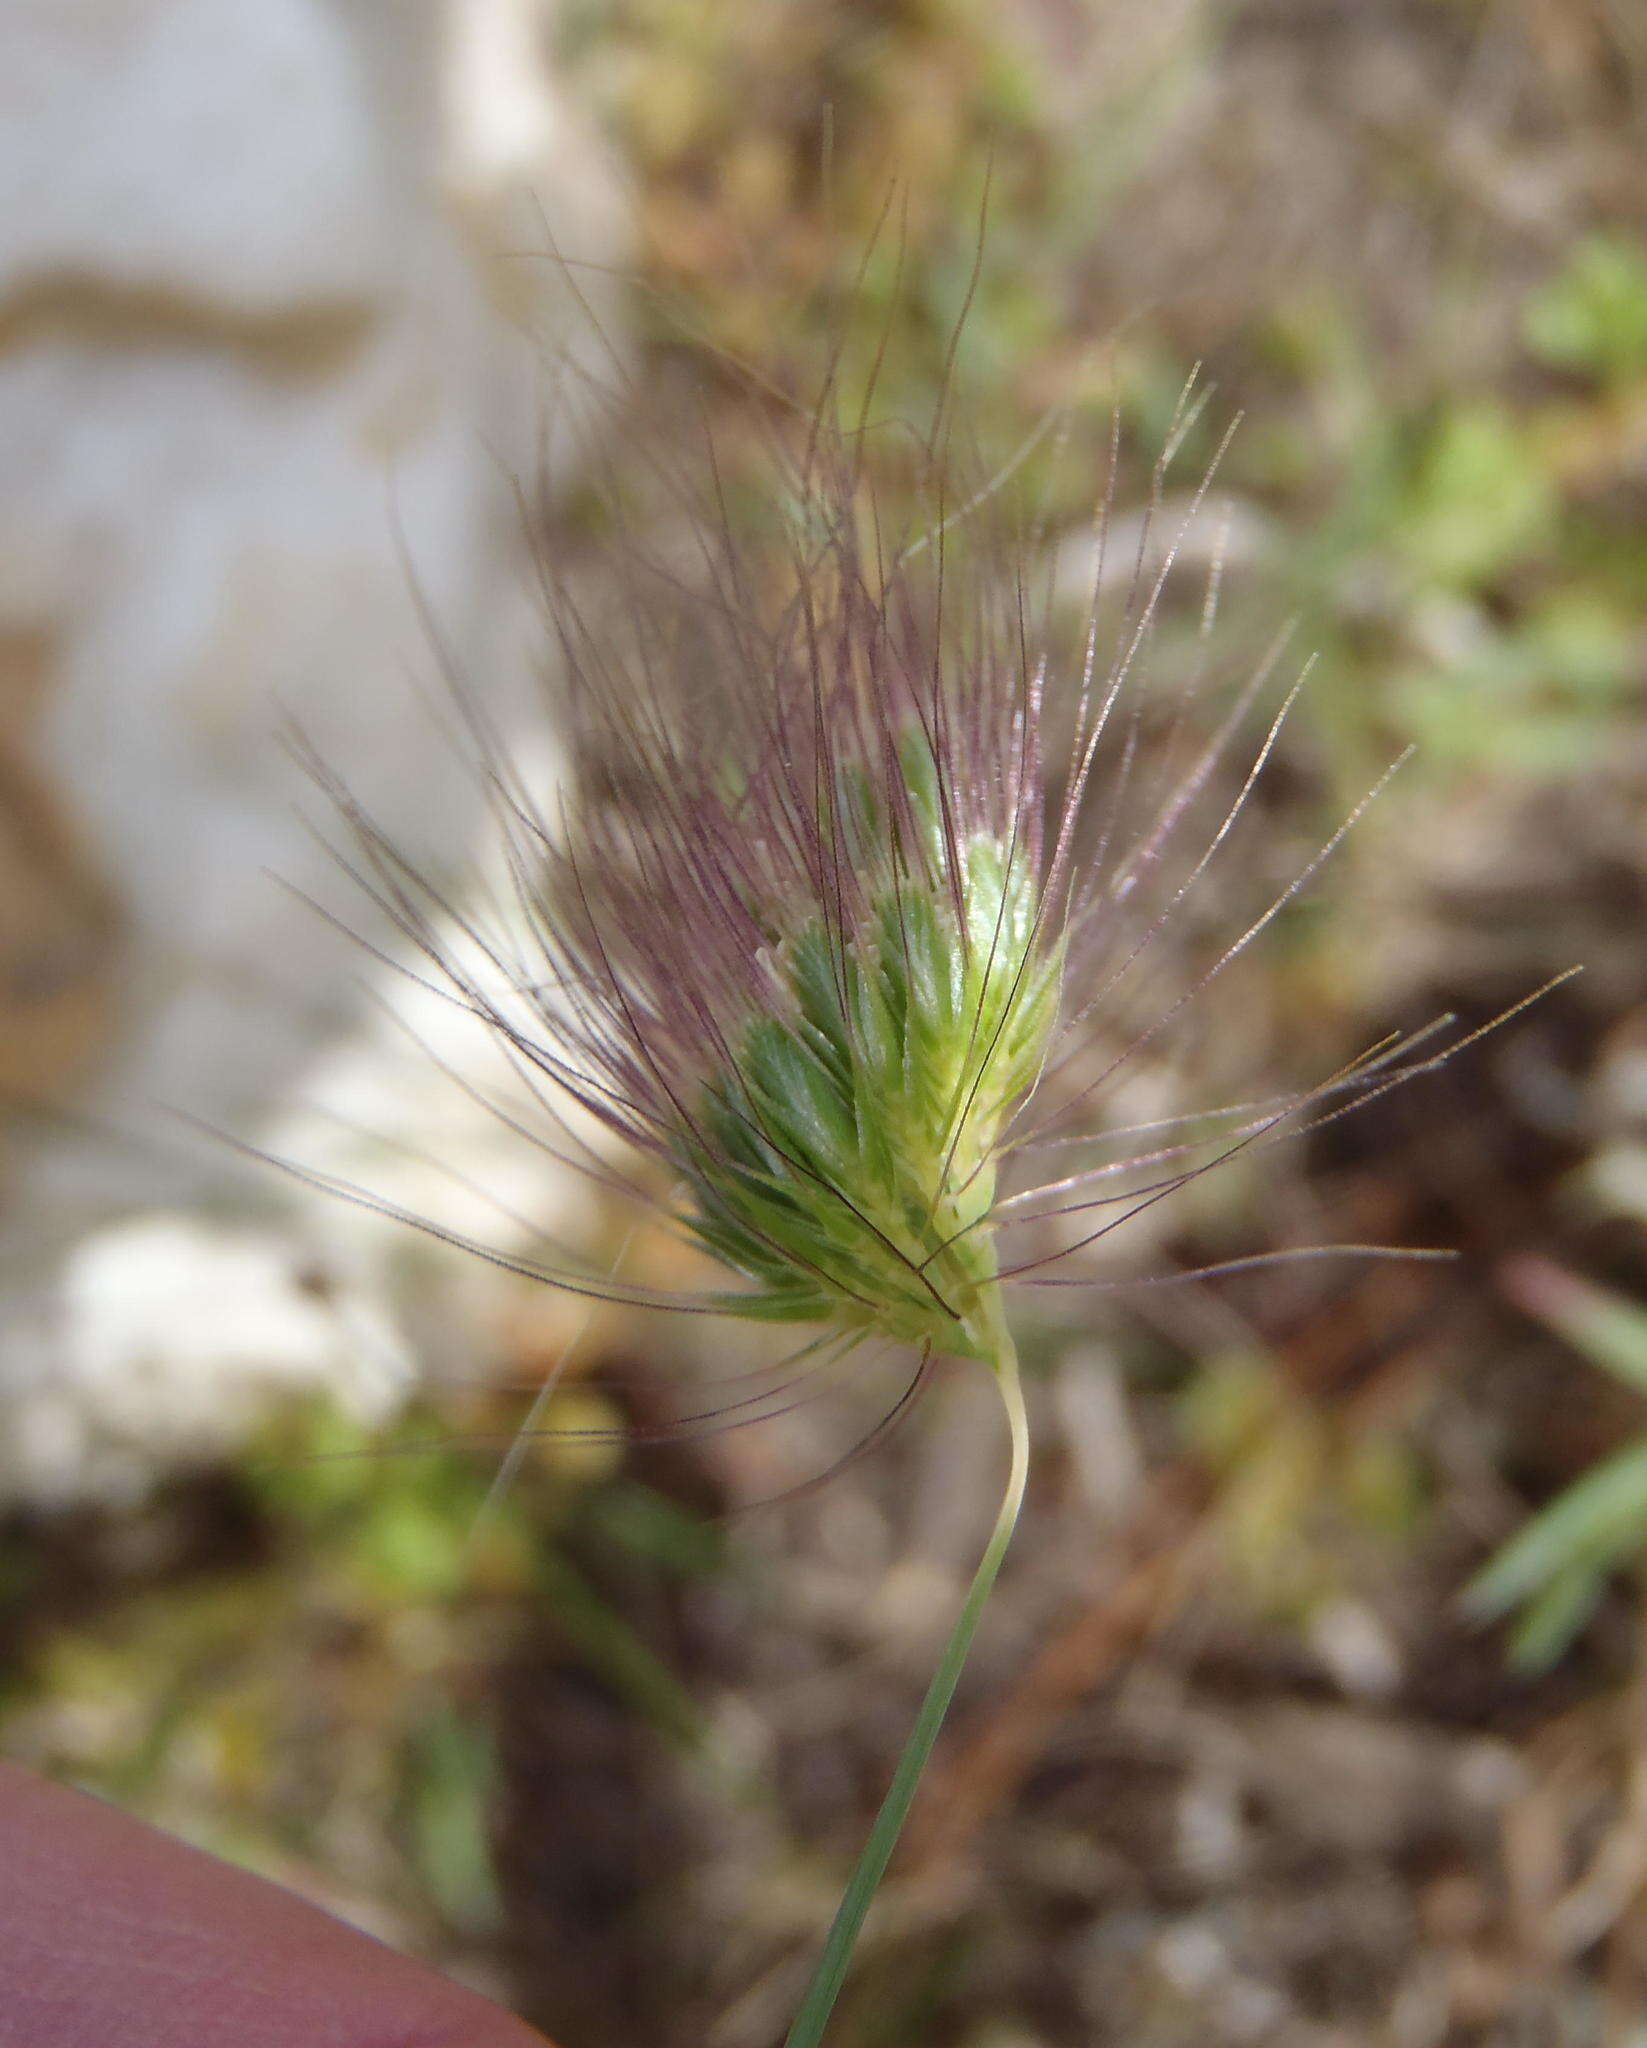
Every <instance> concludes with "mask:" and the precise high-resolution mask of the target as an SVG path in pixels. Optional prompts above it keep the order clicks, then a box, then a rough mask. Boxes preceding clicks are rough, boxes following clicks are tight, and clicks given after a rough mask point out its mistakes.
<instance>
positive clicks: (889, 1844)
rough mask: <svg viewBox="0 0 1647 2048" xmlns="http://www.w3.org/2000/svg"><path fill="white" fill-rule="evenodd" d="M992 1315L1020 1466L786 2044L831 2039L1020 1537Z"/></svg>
mask: <svg viewBox="0 0 1647 2048" xmlns="http://www.w3.org/2000/svg"><path fill="white" fill-rule="evenodd" d="M992 1321H993V1324H994V1331H995V1335H996V1337H997V1339H998V1346H997V1350H996V1356H995V1376H996V1380H997V1383H998V1384H999V1386H1000V1389H1001V1399H1002V1402H1003V1403H1004V1404H1005V1407H1006V1412H1007V1424H1008V1427H1009V1428H1010V1430H1011V1433H1012V1469H1011V1472H1010V1474H1009V1475H1008V1478H1007V1485H1006V1492H1005V1494H1004V1495H1003V1497H1002V1500H1001V1511H1000V1513H999V1514H998V1515H997V1516H996V1518H995V1527H994V1529H993V1530H992V1531H991V1533H990V1538H989V1543H988V1545H987V1546H986V1548H985V1550H984V1554H983V1557H982V1559H981V1560H980V1562H979V1565H978V1569H977V1572H976V1574H975V1575H974V1577H973V1581H972V1584H971V1586H970V1587H968V1589H967V1596H966V1599H965V1601H964V1602H963V1603H962V1607H961V1612H960V1614H959V1616H958V1617H957V1619H956V1623H955V1627H954V1629H953V1630H952V1631H951V1633H950V1637H949V1641H948V1642H947V1643H946V1644H945V1645H944V1651H943V1655H942V1656H941V1657H940V1658H939V1660H938V1668H937V1670H936V1671H935V1672H934V1673H933V1674H932V1683H931V1684H930V1685H929V1686H928V1687H927V1691H926V1697H925V1699H923V1700H922V1702H921V1711H920V1713H919V1714H918V1715H917V1716H916V1719H915V1726H914V1728H913V1729H912V1730H911V1731H910V1736H909V1740H908V1741H907V1742H906V1743H905V1744H904V1749H903V1754H902V1755H901V1756H900V1757H899V1759H898V1768H897V1770H896V1771H895V1772H894V1773H893V1777H892V1784H891V1786H890V1787H889V1789H888V1791H887V1795H886V1797H885V1799H884V1800H883V1801H882V1802H881V1810H880V1812H879V1813H878V1814H876V1816H875V1825H874V1827H873V1828H872V1829H871V1830H870V1834H869V1840H868V1841H867V1842H866V1843H865V1844H864V1848H863V1853H862V1854H861V1855H860V1856H859V1858H858V1861H857V1865H856V1867H855V1868H854V1870H853V1872H852V1876H851V1879H850V1881H849V1882H848V1884H847V1887H846V1891H845V1893H844V1895H843V1896H842V1899H841V1903H840V1906H839V1908H838V1909H837V1911H836V1914H835V1918H834V1921H833V1923H832V1925H831V1926H830V1929H829V1935H828V1938H827V1940H826V1941H825V1942H824V1949H823V1954H822V1956H821V1957H820V1958H819V1960H818V1967H817V1969H816V1970H815V1971H814V1973H813V1976H812V1981H811V1983H810V1984H809V1985H808V1986H807V1990H806V1996H805V1998H803V1999H802V2001H801V2008H800V2011H799V2012H798V2013H797V2014H796V2016H795V2023H794V2025H793V2026H792V2027H791V2028H790V2030H789V2034H788V2036H787V2039H786V2041H785V2048H817V2044H818V2043H819V2042H820V2041H821V2040H822V2039H823V2034H824V2029H825V2027H826V2026H827V2025H828V2024H829V2016H830V2013H831V2012H832V2011H833V2010H834V2007H835V2001H836V1999H837V1998H838V1997H839V1996H840V1990H841V1986H842V1984H843V1983H845V1981H846V1973H847V1970H848V1968H849V1967H850V1965H851V1961H852V1951H853V1948H854V1947H855V1945H856V1943H857V1939H858V1934H859V1931H860V1929H861V1928H862V1926H863V1923H864V1916H865V1914H866V1913H867V1912H868V1911H869V1906H870V1901H871V1900H872V1899H873V1898H874V1896H875V1892H876V1889H877V1887H878V1886H879V1884H880V1882H881V1879H882V1877H883V1876H884V1875H885V1874H886V1867H887V1864H888V1863H889V1862H890V1861H891V1858H892V1852H893V1850H894V1848H896V1846H897V1842H898V1836H899V1835H900V1833H901V1832H902V1830H903V1825H904V1821H905V1820H906V1818H907V1817H908V1814H909V1808H910V1804H911V1802H912V1801H913V1799H914V1797H915V1789H916V1787H917V1786H918V1785H919V1783H920V1781H921V1773H922V1771H923V1770H925V1768H926V1763H927V1759H928V1757H930V1756H931V1754H932V1746H933V1744H934V1742H935V1741H936V1740H937V1737H938V1730H939V1729H940V1728H941V1727H942V1726H943V1721H944V1716H945V1714H946V1713H947V1712H948V1711H949V1703H950V1701H951V1699H952V1698H953V1697H954V1694H955V1686H956V1682H957V1680H958V1679H959V1678H960V1675H961V1667H962V1665H963V1664H964V1663H965V1662H966V1658H967V1652H968V1650H969V1649H970V1648H971V1647H972V1638H973V1636H974V1634H975V1633H976V1631H977V1627H978V1621H979V1617H980V1616H981V1615H982V1614H983V1611H984V1606H985V1604H986V1602H987V1601H988V1599H989V1595H990V1591H991V1589H992V1588H993V1586H994V1584H995V1578H996V1574H997V1573H998V1572H999V1571H1000V1569H1001V1560H1002V1558H1004V1557H1005V1556H1006V1553H1007V1546H1008V1544H1009V1543H1010V1542H1011V1541H1012V1532H1013V1530H1014V1528H1016V1526H1017V1522H1018V1510H1019V1509H1020V1508H1021V1507H1022V1505H1023V1500H1024V1484H1025V1481H1026V1479H1027V1478H1028V1476H1029V1426H1028V1421H1027V1418H1026V1415H1025V1412H1024V1396H1023V1388H1022V1385H1021V1383H1020V1380H1019V1375H1018V1355H1017V1351H1016V1349H1015V1348H1014V1346H1013V1342H1012V1338H1011V1336H1010V1334H1009V1333H1008V1331H1007V1329H1006V1325H1005V1320H1004V1318H1003V1317H1002V1316H1001V1314H1000V1313H999V1308H998V1305H996V1307H995V1313H994V1314H993V1317H992Z"/></svg>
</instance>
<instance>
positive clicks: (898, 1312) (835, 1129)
mask: <svg viewBox="0 0 1647 2048" xmlns="http://www.w3.org/2000/svg"><path fill="white" fill-rule="evenodd" d="M928 822H929V826H930V829H931V831H932V833H933V843H932V845H931V846H930V847H929V849H928V852H929V863H928V865H929V867H930V873H929V874H928V875H927V876H925V877H919V878H917V877H914V876H906V877H904V878H901V879H899V880H895V881H892V882H890V883H889V884H888V886H887V887H886V888H885V889H884V891H882V892H881V893H879V894H878V895H877V896H875V897H874V899H873V900H872V902H871V903H870V906H869V910H868V915H867V916H866V917H865V919H864V921H863V923H862V924H861V926H859V927H858V928H856V929H853V930H850V931H842V930H837V929H834V928H832V926H831V923H830V921H829V920H828V919H827V918H825V917H822V916H817V917H813V918H812V919H810V920H809V921H808V922H807V923H805V924H804V925H803V926H802V927H801V928H800V929H799V930H798V931H797V932H795V933H794V934H793V935H791V936H789V937H786V938H783V939H781V940H779V941H778V944H777V946H776V948H775V955H776V958H775V961H774V966H775V969H776V980H777V983H778V985H779V987H780V988H781V990H782V991H783V994H784V996H785V998H786V1000H785V1002H784V1003H783V1006H782V1011H781V1013H780V1014H778V1015H767V1016H762V1017H755V1018H752V1019H751V1020H750V1021H749V1023H748V1024H747V1026H746V1028H745V1029H744V1031H743V1033H742V1035H741V1037H740V1038H739V1039H738V1041H737V1042H736V1044H735V1045H734V1046H733V1048H732V1055H733V1056H732V1058H731V1060H730V1061H729V1063H728V1065H727V1067H726V1069H725V1071H724V1072H722V1073H721V1074H719V1075H717V1076H716V1077H715V1078H714V1079H713V1080H712V1081H711V1082H709V1083H708V1084H707V1086H706V1088H705V1090H704V1103H703V1110H702V1117H701V1125H700V1130H701V1135H695V1134H692V1133H687V1134H683V1136H682V1139H681V1141H680V1148H679V1152H680V1161H681V1165H682V1168H683V1170H684V1171H685V1173H686V1176H687V1179H688V1182H689V1185H690V1192H691V1199H692V1204H693V1210H694V1217H693V1221H694V1227H695V1229H696V1232H697V1234H698V1236H699V1238H700V1239H701V1241H702V1242H703V1243H704V1245H705V1246H706V1247H707V1248H708V1249H709V1250H710V1251H712V1252H713V1253H714V1254H715V1255H716V1257H718V1258H720V1259H721V1260H723V1261H724V1262H725V1263H726V1264H727V1265H729V1266H731V1267H733V1268H734V1269H735V1270H736V1271H738V1272H740V1273H742V1274H744V1275H746V1276H747V1277H748V1278H749V1279H750V1280H752V1281H754V1282H755V1283H756V1286H757V1289H758V1291H757V1292H756V1293H754V1294H752V1295H751V1296H750V1297H749V1300H748V1309H749V1312H750V1313H753V1314H759V1315H764V1316H770V1317H773V1318H776V1319H783V1320H795V1321H823V1320H832V1321H834V1322H835V1323H836V1324H837V1325H840V1326H843V1327H845V1328H847V1329H854V1330H861V1331H863V1332H864V1333H866V1334H868V1333H872V1332H878V1333H880V1334H883V1335H885V1336H889V1337H894V1338H897V1339H900V1340H902V1341H905V1342H909V1343H917V1344H930V1345H931V1346H932V1347H933V1349H935V1350H941V1351H949V1352H958V1353H963V1354H970V1355H974V1356H987V1355H988V1354H989V1351H990V1348H991V1344H992V1338H991V1336H990V1332H989V1327H988V1323H987V1318H985V1317H982V1316H981V1315H980V1309H981V1306H982V1304H981V1299H980V1297H981V1295H982V1293H983V1291H984V1290H986V1289H988V1288H989V1287H990V1286H991V1285H992V1283H993V1281H994V1279H995V1251H994V1245H993V1241H992V1237H991V1233H990V1231H989V1229H988V1227H987V1223H988V1217H989V1214H990V1211H991V1209H992V1207H993V1204H994V1200H995V1179H996V1175H995V1163H994V1148H995V1145H996V1142H997V1139H998V1138H999V1135H1000V1132H1001V1127H1002V1123H1003V1121H1004V1118H1005V1116H1006V1113H1007V1111H1008V1110H1009V1109H1010V1108H1011V1106H1012V1105H1013V1104H1014V1103H1015V1102H1016V1101H1017V1100H1018V1099H1019V1098H1020V1097H1022V1096H1023V1094H1024V1093H1025V1092H1026V1091H1027V1090H1028V1089H1029V1088H1031V1087H1032V1086H1033V1085H1034V1081H1035V1077H1036V1074H1037V1072H1038V1070H1039V1067H1040V1064H1041V1062H1042V1060H1043V1059H1044V1057H1045V1054H1046V1050H1047V1046H1048V1042H1049V1040H1050V1037H1051V1033H1052V1030H1053V1026H1054V1022H1055V1019H1056V1014H1057V1006H1058V992H1059V978H1060V972H1059V971H1060V962H1061V949H1060V948H1059V947H1058V946H1056V945H1054V946H1052V947H1050V948H1048V949H1047V950H1046V951H1045V952H1044V954H1040V957H1038V953H1039V948H1038V939H1039V925H1040V919H1039V916H1038V913H1037V903H1038V895H1037V890H1036V886H1035V876H1034V874H1033V872H1032V870H1031V867H1030V863H1029V861H1028V860H1027V859H1026V858H1025V857H1024V856H1023V854H1022V853H1021V852H1019V851H1018V850H1016V849H1014V848H1013V847H1011V846H1010V845H1003V844H1002V843H1001V842H1000V841H999V840H997V839H994V838H992V837H990V836H989V835H987V834H982V833H980V834H977V835H975V836H974V837H972V838H971V839H970V840H968V841H967V842H966V844H965V845H964V846H962V847H960V848H959V849H958V861H957V865H958V867H959V871H960V872H959V875H958V877H957V878H956V881H955V883H954V885H953V886H952V885H951V882H950V878H949V877H948V876H947V875H946V874H944V873H943V872H942V870H943V866H944V863H943V860H942V844H941V839H940V836H939V833H938V824H937V820H936V819H935V818H931V819H929V821H928Z"/></svg>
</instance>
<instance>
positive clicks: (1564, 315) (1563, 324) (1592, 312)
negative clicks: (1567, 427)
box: [1523, 234, 1647, 384]
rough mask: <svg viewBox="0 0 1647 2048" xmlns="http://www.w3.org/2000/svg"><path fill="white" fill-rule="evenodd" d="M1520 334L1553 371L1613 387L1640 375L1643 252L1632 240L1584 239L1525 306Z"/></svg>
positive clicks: (1644, 344)
mask: <svg viewBox="0 0 1647 2048" xmlns="http://www.w3.org/2000/svg"><path fill="white" fill-rule="evenodd" d="M1523 328H1524V331H1525V334H1526V337H1527V345H1528V347H1529V348H1530V349H1531V350H1532V352H1533V354H1534V355H1536V356H1539V357H1541V358H1542V360H1543V361H1545V362H1547V363H1550V364H1553V365H1554V366H1555V367H1556V368H1558V369H1563V370H1577V371H1581V372H1586V373H1588V374H1590V375H1592V376H1594V377H1596V378H1598V379H1600V380H1601V381H1602V382H1605V383H1615V384H1616V383H1622V382H1625V381H1627V380H1628V379H1630V378H1631V377H1633V376H1636V375H1639V374H1640V373H1642V372H1643V371H1647V251H1644V250H1643V248H1642V245H1641V243H1640V241H1639V240H1638V239H1637V238H1636V237H1635V236H1633V235H1626V234H1605V235H1590V236H1589V237H1587V238H1586V239H1585V240H1584V241H1583V242H1581V243H1580V244H1579V246H1578V248H1577V249H1576V250H1575V251H1574V252H1573V255H1572V258H1571V260H1570V261H1569V263H1568V265H1567V267H1566V269H1565V270H1564V271H1562V273H1561V275H1560V276H1559V277H1557V278H1555V279H1554V280H1553V281H1552V282H1551V283H1549V284H1547V285H1546V286H1545V287H1544V289H1543V290H1542V291H1540V292H1537V293H1535V294H1534V296H1533V297H1532V298H1531V299H1529V300H1528V302H1527V307H1526V311H1525V313H1524V315H1523Z"/></svg>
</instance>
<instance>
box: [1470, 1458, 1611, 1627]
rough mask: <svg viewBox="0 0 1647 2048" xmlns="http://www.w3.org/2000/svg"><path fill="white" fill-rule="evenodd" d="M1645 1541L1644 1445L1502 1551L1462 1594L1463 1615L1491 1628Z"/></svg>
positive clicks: (1578, 1486) (1578, 1485) (1571, 1492)
mask: <svg viewBox="0 0 1647 2048" xmlns="http://www.w3.org/2000/svg"><path fill="white" fill-rule="evenodd" d="M1644 1538H1647V1437H1644V1438H1641V1439H1638V1440H1637V1441H1636V1442H1635V1443H1632V1444H1629V1445H1628V1446H1626V1448H1625V1449H1624V1450H1622V1451H1619V1452H1618V1453H1617V1454H1616V1455H1615V1456H1613V1457H1611V1458H1609V1459H1607V1461H1606V1462H1605V1463H1604V1464H1602V1465H1598V1466H1597V1467H1596V1469H1595V1470H1594V1471H1593V1472H1590V1473H1587V1474H1586V1475H1585V1477H1584V1478H1582V1479H1580V1480H1578V1481H1576V1482H1575V1484H1573V1485H1572V1486H1569V1487H1568V1488H1567V1490H1566V1492H1565V1493H1563V1494H1561V1495H1559V1496H1558V1497H1557V1498H1556V1499H1555V1500H1554V1501H1552V1502H1551V1504H1550V1505H1549V1506H1548V1507H1547V1508H1545V1509H1544V1511H1543V1512H1542V1513H1541V1514H1539V1515H1535V1516H1534V1518H1533V1520H1532V1521H1531V1522H1529V1523H1528V1524H1527V1526H1526V1528H1525V1529H1523V1530H1522V1531H1521V1533H1520V1534H1519V1535H1518V1536H1515V1537H1513V1538H1512V1539H1511V1541H1510V1542H1508V1543H1507V1544H1505V1546H1504V1548H1503V1549H1502V1550H1500V1551H1499V1552H1498V1554H1497V1556H1495V1557H1494V1558H1493V1559H1492V1560H1491V1562H1490V1563H1489V1564H1488V1565H1487V1567H1486V1568H1485V1570H1483V1571H1481V1572H1479V1573H1478V1574H1477V1575H1476V1577H1475V1578H1474V1579H1473V1580H1472V1581H1471V1582H1470V1584H1469V1586H1468V1587H1467V1588H1466V1590H1465V1594H1464V1602H1465V1606H1466V1607H1467V1608H1468V1609H1469V1611H1470V1612H1471V1613H1472V1614H1474V1615H1476V1616H1477V1617H1479V1618H1480V1619H1481V1620H1484V1621H1492V1620H1496V1619H1497V1618H1498V1617H1499V1616H1500V1615H1503V1614H1507V1613H1508V1612H1509V1611H1510V1609H1511V1608H1512V1607H1517V1606H1519V1605H1520V1604H1521V1603H1522V1602H1523V1601H1524V1600H1527V1599H1529V1598H1531V1597H1532V1596H1533V1595H1535V1594H1538V1593H1541V1592H1543V1590H1544V1589H1545V1588H1547V1587H1549V1586H1551V1585H1552V1584H1553V1583H1554V1582H1556V1581H1558V1580H1561V1579H1563V1578H1565V1577H1566V1576H1567V1575H1568V1574H1570V1573H1572V1572H1574V1571H1577V1570H1580V1569H1583V1570H1585V1571H1588V1572H1590V1573H1592V1574H1594V1575H1597V1576H1601V1575H1604V1574H1605V1573H1606V1572H1607V1571H1609V1570H1610V1569H1611V1568H1612V1567H1613V1566H1614V1565H1615V1564H1618V1563H1620V1562H1622V1560H1623V1559H1624V1558H1625V1557H1627V1556H1628V1555H1629V1554H1630V1552H1631V1551H1632V1550H1634V1549H1635V1548H1636V1547H1637V1546H1638V1545H1639V1544H1640V1543H1641V1542H1642V1540H1643V1539H1644Z"/></svg>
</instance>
